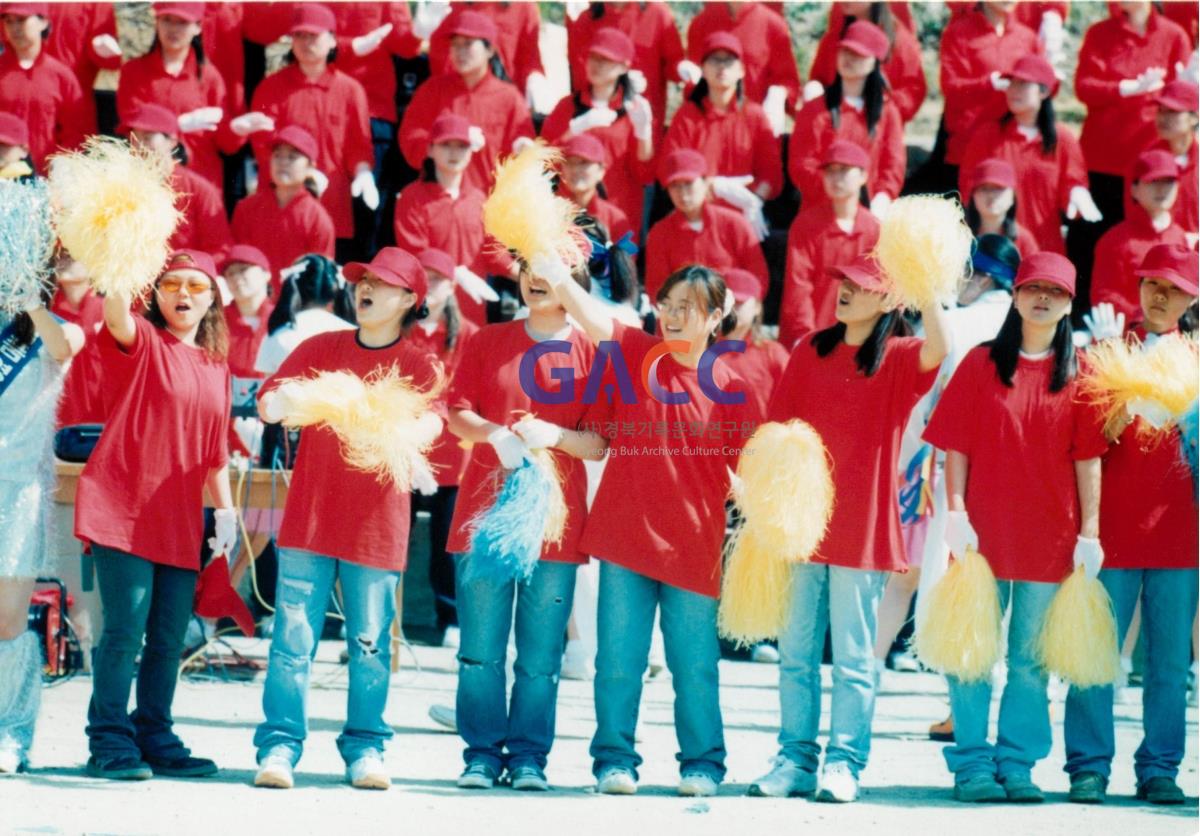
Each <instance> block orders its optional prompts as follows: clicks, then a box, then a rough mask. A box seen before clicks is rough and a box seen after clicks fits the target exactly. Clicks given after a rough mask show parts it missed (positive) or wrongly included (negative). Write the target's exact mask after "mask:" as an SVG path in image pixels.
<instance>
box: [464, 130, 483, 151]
mask: <svg viewBox="0 0 1200 836" xmlns="http://www.w3.org/2000/svg"><path fill="white" fill-rule="evenodd" d="M467 139H468V141H470V143H471V153H472V154H474V153H476V152H478V151H479V150H480V149H481V148H483V146H485V145H487V138H486V137H485V136H484V135H483V128H481V127H479V126H478V125H472V126H471V127H469V128H467Z"/></svg>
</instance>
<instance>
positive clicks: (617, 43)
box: [588, 26, 633, 64]
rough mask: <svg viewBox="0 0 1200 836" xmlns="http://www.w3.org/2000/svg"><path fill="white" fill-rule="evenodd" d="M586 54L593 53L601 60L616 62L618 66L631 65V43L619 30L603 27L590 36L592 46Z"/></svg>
mask: <svg viewBox="0 0 1200 836" xmlns="http://www.w3.org/2000/svg"><path fill="white" fill-rule="evenodd" d="M588 52H594V53H596V54H597V55H599V56H600V57H601V58H607V59H608V60H609V61H616V62H617V63H618V64H632V63H633V41H631V40H630V39H629V36H628V35H626V34H625V33H624V32H622V31H621V30H620V29H614V28H613V27H611V26H605V27H604V28H603V29H600V30H598V31H597V32H596V34H594V35H592V45H591V46H589V47H588Z"/></svg>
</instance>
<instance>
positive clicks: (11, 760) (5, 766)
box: [0, 747, 22, 775]
mask: <svg viewBox="0 0 1200 836" xmlns="http://www.w3.org/2000/svg"><path fill="white" fill-rule="evenodd" d="M21 761H22V758H21V751H20V750H19V749H15V748H7V747H6V748H4V749H0V775H16V774H17V773H18V772H20V771H21Z"/></svg>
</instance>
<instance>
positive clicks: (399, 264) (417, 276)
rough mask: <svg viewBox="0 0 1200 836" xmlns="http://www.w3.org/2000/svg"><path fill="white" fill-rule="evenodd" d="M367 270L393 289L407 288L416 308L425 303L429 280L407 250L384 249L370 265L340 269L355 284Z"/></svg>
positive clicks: (356, 264)
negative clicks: (412, 294) (415, 300)
mask: <svg viewBox="0 0 1200 836" xmlns="http://www.w3.org/2000/svg"><path fill="white" fill-rule="evenodd" d="M368 270H369V271H370V272H371V273H373V274H374V275H376V276H378V277H379V278H381V279H382V280H383V281H385V282H387V283H388V284H390V285H392V286H393V287H403V288H407V289H408V290H411V291H412V292H413V293H415V294H416V295H417V302H416V306H417V307H419V306H420V304H421V303H422V302H423V301H425V294H426V293H428V292H429V279H427V278H426V276H425V267H424V266H423V265H422V264H421V262H420V261H419V260H418V259H417V257H416V256H415V255H413V254H412V253H410V252H409V251H408V250H402V249H400V248H399V247H384V248H383V249H382V250H380V251H379V252H377V253H375V257H374V258H373V259H371V262H370V264H363V263H362V262H361V261H352V262H350V263H349V264H347V265H346V266H345V267H343V268H342V275H344V276H345V277H346V281H348V282H350V283H355V282H357V281H358V280H359V279H361V278H362V277H363V274H364V273H366V272H367V271H368ZM451 272H453V271H451Z"/></svg>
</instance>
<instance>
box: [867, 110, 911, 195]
mask: <svg viewBox="0 0 1200 836" xmlns="http://www.w3.org/2000/svg"><path fill="white" fill-rule="evenodd" d="M877 127H878V128H880V129H881V130H877V132H876V134H875V141H876V142H877V143H878V144H879V165H878V167H877V169H876V172H875V194H879V193H880V192H883V193H886V194H887V195H888V196H889V197H891V198H896V197H899V196H900V189H901V187H902V186H903V185H904V168H905V166H906V165H907V156H906V155H907V152H906V151H905V149H904V123H903V122H901V121H900V111H899V110H897V109H896V104H895V102H891V101H886V102H884V105H883V116H882V118H881V119H880V124H879V125H878V126H877Z"/></svg>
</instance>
